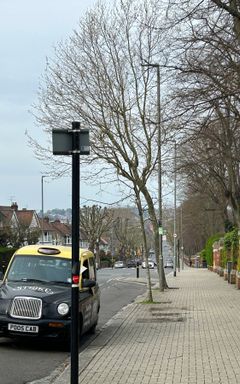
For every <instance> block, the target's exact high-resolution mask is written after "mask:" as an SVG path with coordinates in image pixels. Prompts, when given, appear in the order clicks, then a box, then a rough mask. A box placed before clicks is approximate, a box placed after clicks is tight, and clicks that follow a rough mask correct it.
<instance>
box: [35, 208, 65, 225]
mask: <svg viewBox="0 0 240 384" xmlns="http://www.w3.org/2000/svg"><path fill="white" fill-rule="evenodd" d="M39 216H41V213H40V214H39ZM44 216H47V217H49V219H50V220H51V221H53V220H57V219H59V220H61V221H62V222H65V221H69V222H71V220H72V210H71V208H67V209H60V208H54V209H50V210H48V211H47V212H44Z"/></svg>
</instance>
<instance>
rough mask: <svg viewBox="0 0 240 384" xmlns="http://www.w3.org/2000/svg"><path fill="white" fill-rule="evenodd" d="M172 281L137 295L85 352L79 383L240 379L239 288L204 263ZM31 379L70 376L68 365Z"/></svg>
mask: <svg viewBox="0 0 240 384" xmlns="http://www.w3.org/2000/svg"><path fill="white" fill-rule="evenodd" d="M167 281H168V284H169V287H170V289H168V290H166V291H164V292H163V293H160V292H159V291H157V290H154V301H155V302H156V303H155V304H143V303H142V301H143V300H144V297H139V298H138V299H137V300H136V302H135V303H133V304H130V305H129V306H127V307H126V308H124V309H123V310H122V311H121V312H119V313H118V314H117V315H116V316H115V317H114V318H113V319H111V321H110V322H109V324H108V326H107V327H106V328H105V329H104V330H103V331H102V332H101V334H100V335H98V336H97V337H96V338H95V339H94V340H93V342H92V343H91V344H90V345H89V346H88V347H87V349H85V350H84V351H83V352H82V353H81V354H80V358H79V362H80V366H79V371H80V377H79V383H81V384H89V383H94V384H195V383H196V384H210V383H221V384H239V383H240V291H238V290H237V289H236V288H235V287H234V286H233V285H230V284H228V283H227V282H226V281H224V280H223V278H221V277H219V276H218V275H216V274H215V273H213V272H209V271H208V270H206V269H189V268H185V269H184V270H183V271H181V272H180V273H178V272H177V277H173V275H172V274H171V275H169V276H167ZM34 383H36V384H45V383H54V384H69V383H70V367H69V365H67V364H66V367H65V369H63V367H60V368H59V369H58V370H56V371H55V372H53V374H52V375H51V376H50V377H48V378H45V379H43V380H38V381H35V382H34Z"/></svg>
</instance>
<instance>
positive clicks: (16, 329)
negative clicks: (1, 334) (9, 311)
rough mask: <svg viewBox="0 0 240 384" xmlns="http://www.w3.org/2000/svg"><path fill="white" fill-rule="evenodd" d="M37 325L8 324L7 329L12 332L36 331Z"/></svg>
mask: <svg viewBox="0 0 240 384" xmlns="http://www.w3.org/2000/svg"><path fill="white" fill-rule="evenodd" d="M38 328H39V327H38V326H37V325H26V324H11V323H9V324H8V330H9V331H13V332H28V333H38Z"/></svg>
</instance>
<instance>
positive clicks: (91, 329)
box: [88, 323, 97, 335]
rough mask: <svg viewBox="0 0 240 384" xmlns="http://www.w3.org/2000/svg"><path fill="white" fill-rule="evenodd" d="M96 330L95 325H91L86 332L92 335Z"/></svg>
mask: <svg viewBox="0 0 240 384" xmlns="http://www.w3.org/2000/svg"><path fill="white" fill-rule="evenodd" d="M96 328H97V323H95V324H93V325H92V326H91V328H90V329H89V331H88V332H89V333H91V334H92V335H94V334H95V333H96Z"/></svg>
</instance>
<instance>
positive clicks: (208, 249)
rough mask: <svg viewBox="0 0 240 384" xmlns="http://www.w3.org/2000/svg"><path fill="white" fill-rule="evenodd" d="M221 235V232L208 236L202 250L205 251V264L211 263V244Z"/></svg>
mask: <svg viewBox="0 0 240 384" xmlns="http://www.w3.org/2000/svg"><path fill="white" fill-rule="evenodd" d="M221 237H223V235H222V234H221V233H217V234H215V235H213V236H211V237H209V239H208V240H207V241H206V244H205V248H204V250H203V251H204V252H205V253H204V255H205V258H206V260H207V265H213V244H214V243H215V241H218V240H219V239H221ZM203 251H202V252H203Z"/></svg>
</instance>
